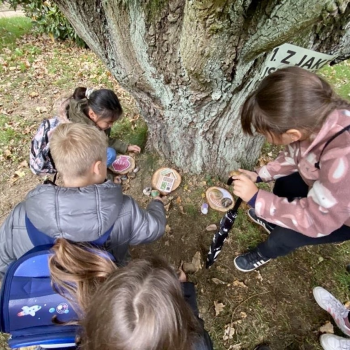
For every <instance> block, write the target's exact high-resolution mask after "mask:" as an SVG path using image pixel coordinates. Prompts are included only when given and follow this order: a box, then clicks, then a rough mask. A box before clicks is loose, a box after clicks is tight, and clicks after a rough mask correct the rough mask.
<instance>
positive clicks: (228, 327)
mask: <svg viewBox="0 0 350 350" xmlns="http://www.w3.org/2000/svg"><path fill="white" fill-rule="evenodd" d="M235 332H236V330H235V329H234V328H233V327H231V324H230V323H229V324H227V325H226V326H225V331H224V336H223V338H222V339H223V340H228V339H232V338H233V336H234V334H235Z"/></svg>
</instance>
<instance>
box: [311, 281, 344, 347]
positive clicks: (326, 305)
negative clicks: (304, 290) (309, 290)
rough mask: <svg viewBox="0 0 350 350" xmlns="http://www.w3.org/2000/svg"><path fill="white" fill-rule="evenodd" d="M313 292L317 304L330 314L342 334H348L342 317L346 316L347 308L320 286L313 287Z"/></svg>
mask: <svg viewBox="0 0 350 350" xmlns="http://www.w3.org/2000/svg"><path fill="white" fill-rule="evenodd" d="M313 293H314V297H315V300H316V302H317V304H318V305H320V306H321V307H322V309H323V310H326V311H327V312H329V313H330V314H331V315H332V317H333V319H334V321H335V323H336V324H337V326H338V327H339V328H340V329H341V330H342V332H343V333H344V334H346V335H349V336H350V329H349V328H348V327H347V326H346V325H345V321H344V318H347V317H348V314H349V310H348V309H347V308H346V307H345V306H344V305H343V304H342V303H341V302H340V301H339V300H338V299H336V298H334V296H333V295H332V294H331V293H329V292H327V291H326V290H325V289H324V288H322V287H315V288H314V290H313ZM349 344H350V343H349ZM340 349H341V348H340ZM349 349H350V347H349Z"/></svg>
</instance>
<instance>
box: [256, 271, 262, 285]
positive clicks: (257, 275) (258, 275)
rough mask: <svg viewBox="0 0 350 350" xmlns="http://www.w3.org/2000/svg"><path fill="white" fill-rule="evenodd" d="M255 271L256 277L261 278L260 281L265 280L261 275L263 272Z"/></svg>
mask: <svg viewBox="0 0 350 350" xmlns="http://www.w3.org/2000/svg"><path fill="white" fill-rule="evenodd" d="M254 272H255V273H256V276H255V278H256V279H257V280H259V281H260V282H262V281H263V278H262V276H261V273H260V271H256V270H255V271H254Z"/></svg>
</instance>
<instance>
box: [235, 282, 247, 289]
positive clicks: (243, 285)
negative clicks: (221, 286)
mask: <svg viewBox="0 0 350 350" xmlns="http://www.w3.org/2000/svg"><path fill="white" fill-rule="evenodd" d="M232 285H233V286H234V287H241V288H248V287H247V286H246V285H245V284H244V282H241V281H238V280H235V281H233V283H232Z"/></svg>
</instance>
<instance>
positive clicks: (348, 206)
mask: <svg viewBox="0 0 350 350" xmlns="http://www.w3.org/2000/svg"><path fill="white" fill-rule="evenodd" d="M337 141H338V142H336V141H334V144H333V145H332V146H333V147H332V148H331V147H329V148H328V149H327V150H326V151H325V152H324V153H323V155H322V159H321V163H320V166H321V170H320V171H319V178H318V180H317V181H315V182H314V184H313V186H312V188H311V189H310V190H309V193H308V196H307V197H306V198H301V199H296V200H294V201H293V202H290V203H289V202H288V200H287V199H286V198H279V197H277V196H275V195H274V194H272V193H269V192H266V191H262V190H259V191H258V194H257V198H256V201H255V211H256V214H257V215H258V216H259V217H261V218H263V219H265V220H267V221H269V222H271V223H274V224H276V225H278V226H282V227H286V228H290V229H292V230H295V231H298V232H300V233H302V234H304V235H306V236H310V237H322V236H325V235H329V234H330V233H332V232H333V231H335V230H336V229H338V228H340V227H341V226H342V225H343V224H344V223H345V222H347V224H348V223H349V219H350V186H349V183H350V172H349V164H350V149H349V148H346V147H344V145H346V144H347V142H349V141H348V140H344V139H342V140H340V137H339V140H337ZM312 170H313V171H318V170H317V169H316V168H312Z"/></svg>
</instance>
